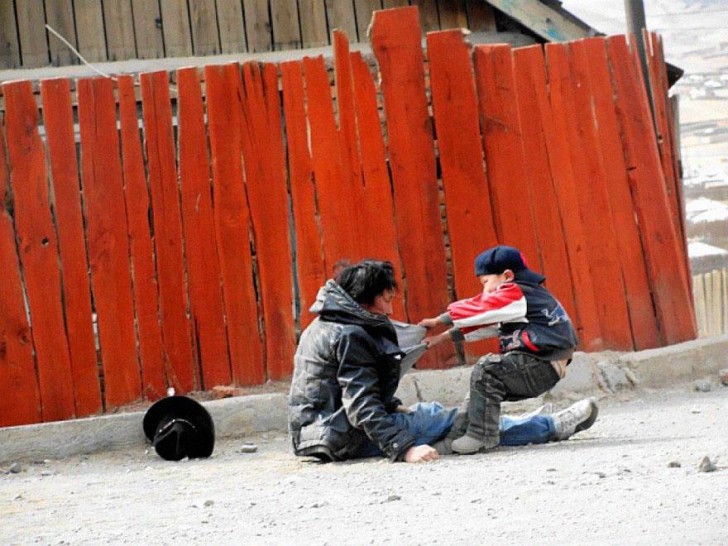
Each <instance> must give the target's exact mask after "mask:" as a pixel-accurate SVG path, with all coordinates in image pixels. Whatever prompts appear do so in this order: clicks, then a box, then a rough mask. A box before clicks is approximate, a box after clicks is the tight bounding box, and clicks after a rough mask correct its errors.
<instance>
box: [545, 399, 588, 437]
mask: <svg viewBox="0 0 728 546" xmlns="http://www.w3.org/2000/svg"><path fill="white" fill-rule="evenodd" d="M598 414H599V407H598V406H597V403H596V400H594V399H593V398H587V399H585V400H580V401H579V402H577V403H576V404H572V405H571V406H569V407H568V408H566V409H565V410H562V411H560V412H558V413H554V414H553V416H552V417H553V419H554V428H555V429H556V430H555V435H554V439H555V440H566V439H567V438H568V437H570V436H572V435H573V434H576V433H577V432H580V431H582V430H586V429H588V428H589V427H590V426H592V425H593V424H594V421H596V420H597V415H598Z"/></svg>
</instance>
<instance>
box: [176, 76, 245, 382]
mask: <svg viewBox="0 0 728 546" xmlns="http://www.w3.org/2000/svg"><path fill="white" fill-rule="evenodd" d="M177 89H178V93H179V99H178V101H177V116H178V120H179V122H178V123H179V162H180V165H179V174H180V184H181V191H182V218H183V228H184V240H185V256H186V258H187V268H188V276H189V286H190V319H191V321H192V331H193V332H194V340H195V343H196V346H197V354H198V355H199V358H200V367H201V369H202V387H203V388H204V389H205V390H210V389H211V388H213V387H214V386H216V385H229V384H230V383H231V382H232V375H231V370H230V357H229V355H228V349H227V336H226V332H225V311H224V309H223V301H222V288H221V285H220V266H219V261H218V257H217V252H216V247H215V232H214V230H213V226H214V225H215V224H214V220H213V213H212V191H211V190H212V187H211V180H210V163H209V161H208V159H207V136H206V128H205V122H204V107H203V104H202V89H201V86H200V80H199V75H198V72H197V69H196V68H183V69H181V70H178V71H177Z"/></svg>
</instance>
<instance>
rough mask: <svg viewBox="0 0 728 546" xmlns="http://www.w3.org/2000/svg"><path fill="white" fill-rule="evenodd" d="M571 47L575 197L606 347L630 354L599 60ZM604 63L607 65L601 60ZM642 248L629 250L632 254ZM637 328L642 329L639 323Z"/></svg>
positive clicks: (569, 120)
mask: <svg viewBox="0 0 728 546" xmlns="http://www.w3.org/2000/svg"><path fill="white" fill-rule="evenodd" d="M582 43H583V42H579V43H574V44H568V45H567V46H564V48H565V50H566V51H565V52H566V55H565V58H561V59H559V60H558V62H567V63H568V68H567V70H568V74H569V75H570V80H569V81H570V84H571V85H569V86H566V87H564V91H565V92H566V96H567V101H566V102H565V104H564V106H565V107H566V108H565V109H564V111H563V114H564V115H565V117H566V125H567V127H568V128H569V129H570V130H569V133H568V135H569V138H570V142H571V150H572V155H571V163H572V165H573V167H574V175H575V176H576V180H579V181H582V182H581V183H579V184H577V195H578V197H579V202H580V206H581V210H582V220H583V223H584V228H585V230H586V236H587V238H588V239H589V247H588V255H589V265H590V268H591V273H592V282H593V283H594V289H595V292H596V294H597V295H598V297H597V308H598V312H599V318H600V320H601V324H602V337H603V339H604V345H605V347H606V348H607V349H615V350H622V351H627V350H631V349H633V347H634V343H633V341H632V333H631V325H630V317H629V312H628V309H627V301H626V299H627V298H626V297H627V295H626V292H625V286H624V280H623V277H622V270H621V267H620V256H619V248H618V246H617V235H616V233H615V227H616V226H615V224H614V221H613V216H612V215H613V212H612V210H611V206H610V200H609V194H608V190H607V182H606V172H605V168H604V162H603V158H602V149H601V146H600V142H599V139H598V138H597V134H596V123H595V119H594V110H593V102H594V93H593V91H592V85H591V82H590V79H589V64H590V63H597V62H599V61H600V59H599V57H597V58H590V57H589V56H587V53H586V51H585V50H584V48H583V47H580V46H579V45H577V44H582ZM602 62H603V61H602ZM634 254H637V255H638V256H639V255H640V253H639V248H632V249H630V254H629V255H630V256H632V255H634ZM634 327H635V328H641V327H642V325H640V324H635V325H634Z"/></svg>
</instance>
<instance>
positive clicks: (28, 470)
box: [0, 385, 728, 545]
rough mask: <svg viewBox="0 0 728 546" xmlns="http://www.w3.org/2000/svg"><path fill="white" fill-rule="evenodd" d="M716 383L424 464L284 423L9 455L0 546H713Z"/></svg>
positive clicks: (613, 403)
mask: <svg viewBox="0 0 728 546" xmlns="http://www.w3.org/2000/svg"><path fill="white" fill-rule="evenodd" d="M727 395H728V390H727V389H726V388H725V387H716V388H715V390H713V391H711V392H707V393H698V392H693V391H692V390H691V386H690V385H686V386H684V387H681V388H679V389H675V390H673V391H670V392H655V393H639V394H638V393H631V394H630V395H629V399H628V400H623V401H618V400H616V399H615V398H610V399H607V400H602V401H601V402H600V404H601V412H600V418H599V420H598V421H597V423H596V424H595V425H594V427H593V428H592V429H590V430H587V431H585V432H583V433H581V434H579V435H576V436H574V437H573V438H571V439H570V440H568V441H565V442H561V443H552V444H547V445H541V446H527V447H521V448H507V449H506V448H504V449H499V450H496V451H495V452H492V453H490V454H479V455H475V456H469V457H463V456H460V457H457V456H451V457H445V458H442V459H441V460H439V461H436V462H434V463H430V464H424V465H408V464H404V463H394V464H392V463H389V462H386V461H383V460H366V461H357V462H353V463H339V464H318V463H314V462H310V461H306V460H301V459H296V458H294V457H293V456H292V455H291V454H290V452H289V449H288V443H287V439H286V438H285V436H284V435H268V436H259V437H248V438H238V439H232V440H225V441H221V442H218V445H217V446H216V449H215V452H214V454H213V456H212V457H211V458H210V459H206V460H196V461H182V462H179V463H172V462H168V461H164V460H162V459H160V458H159V457H158V456H157V455H156V453H154V452H153V451H152V452H149V451H147V452H144V451H142V450H136V451H122V452H109V453H101V454H96V455H92V456H84V457H75V458H71V459H67V460H62V461H21V462H16V463H15V464H14V466H13V467H12V468H10V467H5V468H2V469H0V470H3V471H5V473H3V474H0V544H299V545H300V544H332V545H333V544H344V543H346V544H386V543H391V544H398V545H408V544H448V545H450V544H658V543H660V544H725V543H726V541H727V540H728V530H727V529H728V495H727V494H726V491H728V471H727V470H728V466H727V465H726V464H725V462H726V461H728V436H727V435H726V431H727V430H728V403H727V401H728V398H727ZM249 442H252V443H254V444H256V445H257V446H258V449H257V451H256V452H254V453H247V452H245V450H244V449H243V446H244V444H246V443H249ZM705 456H708V457H709V458H710V459H711V460H712V461H713V462H715V463H716V465H717V468H716V470H715V471H713V472H702V471H700V470H699V468H698V466H699V463H700V462H701V460H702V459H703V458H704V457H705Z"/></svg>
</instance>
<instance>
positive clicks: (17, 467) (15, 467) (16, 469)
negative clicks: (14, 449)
mask: <svg viewBox="0 0 728 546" xmlns="http://www.w3.org/2000/svg"><path fill="white" fill-rule="evenodd" d="M22 471H23V465H21V464H20V463H13V464H11V465H10V468H8V474H18V473H20V472H22Z"/></svg>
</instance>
